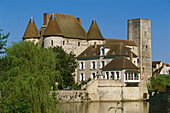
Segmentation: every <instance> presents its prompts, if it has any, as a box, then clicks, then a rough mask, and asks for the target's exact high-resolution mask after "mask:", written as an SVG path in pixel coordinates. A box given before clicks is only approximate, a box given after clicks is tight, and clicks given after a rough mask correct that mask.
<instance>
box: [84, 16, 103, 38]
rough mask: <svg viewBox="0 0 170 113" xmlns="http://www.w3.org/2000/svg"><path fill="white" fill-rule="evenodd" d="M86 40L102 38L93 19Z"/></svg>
mask: <svg viewBox="0 0 170 113" xmlns="http://www.w3.org/2000/svg"><path fill="white" fill-rule="evenodd" d="M87 40H104V38H103V36H102V34H101V32H100V29H99V27H98V25H97V23H96V21H95V19H93V21H92V23H91V26H90V28H89V31H88V33H87Z"/></svg>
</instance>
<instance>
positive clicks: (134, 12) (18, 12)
mask: <svg viewBox="0 0 170 113" xmlns="http://www.w3.org/2000/svg"><path fill="white" fill-rule="evenodd" d="M52 12H56V13H64V14H73V15H74V16H75V17H81V18H82V26H83V27H84V28H85V30H86V31H88V29H89V27H90V24H91V21H92V19H93V18H96V21H97V23H98V25H99V27H100V30H101V32H102V34H103V36H104V37H105V38H115V39H127V20H128V19H135V18H146V19H151V23H152V24H151V35H152V36H151V38H152V60H161V61H163V62H165V63H170V0H0V28H2V29H3V30H4V32H10V33H11V34H10V37H9V39H8V43H7V46H10V45H12V42H18V41H20V40H22V36H23V34H24V32H25V29H26V27H27V24H28V22H29V19H30V17H31V16H33V18H34V21H35V23H36V25H37V28H38V29H39V28H40V27H41V25H42V24H43V13H50V14H51V13H52Z"/></svg>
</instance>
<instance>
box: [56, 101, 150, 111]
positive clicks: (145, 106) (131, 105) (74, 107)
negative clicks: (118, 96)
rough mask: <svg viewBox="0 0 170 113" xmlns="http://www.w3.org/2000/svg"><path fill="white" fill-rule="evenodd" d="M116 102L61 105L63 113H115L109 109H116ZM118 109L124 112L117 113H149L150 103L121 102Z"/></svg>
mask: <svg viewBox="0 0 170 113" xmlns="http://www.w3.org/2000/svg"><path fill="white" fill-rule="evenodd" d="M116 104H117V103H116V102H88V103H59V104H58V106H59V108H60V109H61V110H62V113H114V109H112V110H110V111H108V109H109V107H115V106H116ZM118 107H123V111H121V110H118V111H117V113H149V112H148V110H149V103H148V102H121V103H120V104H119V105H118Z"/></svg>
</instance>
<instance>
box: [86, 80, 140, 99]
mask: <svg viewBox="0 0 170 113" xmlns="http://www.w3.org/2000/svg"><path fill="white" fill-rule="evenodd" d="M86 91H87V92H88V93H89V98H91V100H92V101H122V100H132V101H133V100H142V97H141V95H140V88H139V87H125V86H123V85H122V83H121V82H119V81H115V80H95V81H94V82H93V84H91V85H89V86H88V87H87V89H86Z"/></svg>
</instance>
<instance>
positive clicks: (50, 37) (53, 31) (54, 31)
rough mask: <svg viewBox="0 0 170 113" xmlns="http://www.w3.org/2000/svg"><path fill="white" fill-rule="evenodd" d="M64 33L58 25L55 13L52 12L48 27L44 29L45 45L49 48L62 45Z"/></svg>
mask: <svg viewBox="0 0 170 113" xmlns="http://www.w3.org/2000/svg"><path fill="white" fill-rule="evenodd" d="M62 36H63V34H62V33H61V30H60V28H59V26H58V23H57V21H56V18H55V16H54V13H52V15H51V18H50V20H49V23H48V25H47V28H46V29H45V31H44V34H43V37H44V47H45V48H48V47H50V46H56V45H57V46H61V43H60V42H61V41H60V40H61V39H62Z"/></svg>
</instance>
